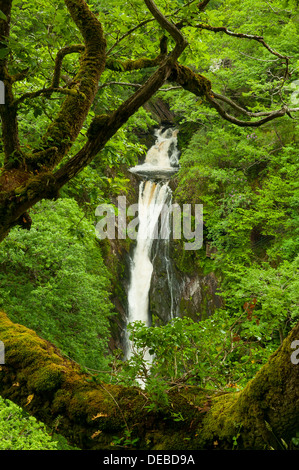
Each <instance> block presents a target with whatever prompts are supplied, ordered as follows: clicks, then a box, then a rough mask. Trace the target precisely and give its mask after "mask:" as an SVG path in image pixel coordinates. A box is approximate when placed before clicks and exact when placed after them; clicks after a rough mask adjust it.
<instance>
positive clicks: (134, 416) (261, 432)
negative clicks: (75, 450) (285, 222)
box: [0, 313, 299, 450]
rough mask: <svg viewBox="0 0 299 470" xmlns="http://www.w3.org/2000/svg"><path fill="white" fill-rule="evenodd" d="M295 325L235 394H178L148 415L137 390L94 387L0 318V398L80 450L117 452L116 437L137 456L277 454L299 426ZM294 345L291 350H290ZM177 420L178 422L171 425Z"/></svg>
mask: <svg viewBox="0 0 299 470" xmlns="http://www.w3.org/2000/svg"><path fill="white" fill-rule="evenodd" d="M298 339H299V323H298V324H297V325H296V327H295V328H294V329H293V330H292V331H291V332H290V334H289V336H288V337H287V338H286V339H285V340H284V342H283V344H282V345H281V346H280V348H279V349H278V350H277V351H276V352H275V353H274V354H273V355H272V356H271V357H270V358H269V361H268V362H267V363H266V364H265V365H264V366H263V367H262V368H261V370H260V371H259V372H258V374H257V375H256V376H255V377H254V378H253V379H252V380H251V381H250V382H249V383H248V384H247V386H246V387H245V388H244V389H243V390H242V391H240V392H230V393H216V392H215V393H212V392H211V391H210V390H209V391H207V390H203V389H199V388H196V387H183V388H181V389H179V390H176V391H172V392H171V393H169V401H170V405H169V406H168V407H164V408H163V407H161V409H159V410H158V411H155V412H154V411H148V409H147V405H148V404H149V403H150V399H149V397H148V396H147V394H146V393H145V392H144V391H142V390H140V389H139V388H137V387H122V386H118V385H111V384H104V383H99V382H97V381H95V380H94V377H93V376H91V375H89V374H87V373H85V372H83V371H82V370H81V369H80V366H79V365H78V364H76V363H74V362H72V361H71V360H69V359H66V358H65V357H64V356H63V355H62V354H61V353H60V352H59V351H58V350H57V348H55V346H53V345H52V344H50V343H49V342H47V341H46V340H44V339H42V338H40V337H38V336H37V334H36V333H35V332H34V331H32V330H29V329H28V328H26V327H24V326H22V325H18V324H14V323H12V322H11V321H10V320H9V318H8V317H7V316H6V315H5V314H4V313H0V340H1V341H3V343H4V345H5V364H4V365H2V366H1V370H0V393H1V395H2V396H3V397H4V398H9V399H10V400H12V401H14V402H15V403H17V404H18V405H20V406H21V407H23V408H24V409H25V410H27V411H28V412H29V413H31V414H32V415H34V416H35V417H36V418H37V419H39V420H41V421H43V422H44V423H46V424H47V425H49V426H50V427H52V428H53V430H55V431H56V432H60V433H61V434H62V435H64V436H65V437H66V438H67V439H68V440H69V442H70V443H72V444H73V445H76V446H78V447H79V448H81V449H110V450H111V449H114V448H115V445H114V442H113V440H114V438H113V436H117V437H118V438H119V439H121V438H122V437H124V435H126V436H130V438H131V440H134V439H135V438H138V440H137V441H136V443H135V445H134V449H141V450H196V449H232V448H233V445H234V442H235V441H236V438H237V441H236V442H237V448H238V449H269V448H271V447H272V448H277V447H278V448H279V444H280V443H281V442H282V441H281V439H283V440H284V441H285V442H287V443H288V442H290V440H291V438H292V437H294V436H295V434H296V431H297V430H298V422H299V388H298V379H299V364H295V363H294V361H292V360H291V355H292V353H293V352H294V350H293V349H292V348H293V346H292V343H293V342H294V341H296V340H298ZM293 344H294V343H293ZM179 413H180V416H181V417H182V419H181V420H180V421H176V418H177V415H178V414H179Z"/></svg>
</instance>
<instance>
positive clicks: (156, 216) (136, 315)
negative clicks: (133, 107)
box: [126, 129, 179, 362]
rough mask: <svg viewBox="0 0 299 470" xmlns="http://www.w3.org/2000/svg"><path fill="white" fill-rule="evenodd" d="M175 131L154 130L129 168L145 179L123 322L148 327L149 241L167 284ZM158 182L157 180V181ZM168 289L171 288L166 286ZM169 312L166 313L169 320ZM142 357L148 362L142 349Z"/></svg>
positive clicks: (169, 276) (176, 161)
mask: <svg viewBox="0 0 299 470" xmlns="http://www.w3.org/2000/svg"><path fill="white" fill-rule="evenodd" d="M177 132H178V131H177V130H173V129H160V130H158V131H156V142H155V144H154V145H153V146H152V147H151V148H150V149H149V150H148V152H147V155H146V158H145V162H144V163H143V164H142V165H137V166H136V167H134V168H131V169H130V171H131V172H132V173H137V174H138V175H140V176H141V177H143V178H145V180H142V181H141V183H140V185H139V200H138V218H139V226H138V234H137V240H136V246H135V249H134V253H133V257H132V259H131V273H130V274H131V278H130V285H129V291H128V317H127V322H128V323H133V322H135V321H142V322H144V324H145V325H147V326H150V324H151V318H150V312H149V292H150V286H151V280H152V274H153V257H154V256H153V253H152V251H153V242H154V240H158V242H159V241H160V242H161V243H163V244H164V251H163V256H164V257H165V258H166V259H165V261H166V263H165V265H166V271H167V272H166V275H167V276H166V277H167V280H168V283H169V284H171V274H170V269H169V265H170V261H169V259H168V258H167V251H168V250H165V243H166V244H168V243H169V239H170V215H171V214H170V213H171V202H172V192H171V189H170V188H169V184H168V180H169V178H170V177H171V176H172V175H173V174H174V173H175V172H177V171H178V156H179V152H178V150H177ZM157 181H158V182H157ZM170 292H172V287H171V286H170ZM172 316H173V312H172V311H171V312H169V319H170V318H172ZM131 354H132V350H131V343H130V342H129V341H127V351H126V355H127V358H129V357H130V356H131ZM145 360H147V361H148V362H151V357H150V355H149V354H148V353H147V352H146V357H145Z"/></svg>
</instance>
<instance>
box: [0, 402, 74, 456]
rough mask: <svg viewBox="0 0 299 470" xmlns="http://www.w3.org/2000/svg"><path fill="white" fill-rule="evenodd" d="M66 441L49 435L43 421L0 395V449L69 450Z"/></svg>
mask: <svg viewBox="0 0 299 470" xmlns="http://www.w3.org/2000/svg"><path fill="white" fill-rule="evenodd" d="M69 449H71V448H70V447H69V446H68V444H67V442H66V441H65V440H64V439H63V438H62V437H59V436H57V435H54V436H52V435H50V434H49V432H48V429H47V428H46V426H45V425H44V424H43V423H40V422H38V421H37V420H36V419H35V418H34V417H33V416H30V415H29V414H28V413H26V411H24V410H22V409H21V408H19V407H18V406H17V405H15V404H14V403H12V402H11V401H9V400H3V399H2V398H1V397H0V450H69Z"/></svg>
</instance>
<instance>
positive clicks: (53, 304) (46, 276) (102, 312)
mask: <svg viewBox="0 0 299 470" xmlns="http://www.w3.org/2000/svg"><path fill="white" fill-rule="evenodd" d="M32 214H33V215H34V226H33V227H32V228H31V230H30V231H29V232H25V231H24V230H19V229H15V230H13V231H11V233H10V235H9V237H7V239H6V240H5V242H4V243H3V244H2V245H1V250H0V284H1V295H0V305H1V308H2V309H4V310H5V311H6V312H7V313H8V315H9V316H10V318H11V319H12V320H14V321H16V322H18V323H23V324H24V325H26V326H28V327H29V328H32V329H34V330H35V331H37V332H38V333H39V334H40V335H41V336H42V337H44V338H46V339H47V340H49V341H51V342H53V343H54V344H56V345H57V346H58V347H59V348H61V350H62V351H63V352H64V353H65V354H67V355H68V356H70V357H71V358H73V359H74V360H76V361H78V362H80V363H81V364H82V365H84V366H87V367H94V368H98V367H101V366H103V360H104V359H103V356H104V354H105V352H106V351H107V341H108V336H109V322H108V318H109V316H110V315H111V313H112V306H111V304H110V301H109V285H110V283H109V274H108V271H107V268H106V267H105V265H104V263H103V259H102V257H101V253H100V249H99V246H98V245H97V243H96V241H95V235H94V227H93V225H92V223H91V222H89V221H88V220H87V219H86V218H85V217H84V213H83V212H82V210H80V209H79V207H78V205H77V204H76V203H75V202H74V201H73V200H71V199H60V200H58V201H56V202H49V201H48V202H41V203H39V204H37V205H36V206H35V208H34V209H33V211H32Z"/></svg>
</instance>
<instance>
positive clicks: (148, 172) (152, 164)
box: [130, 128, 179, 180]
mask: <svg viewBox="0 0 299 470" xmlns="http://www.w3.org/2000/svg"><path fill="white" fill-rule="evenodd" d="M177 134H178V130H176V129H175V130H174V129H163V128H162V129H159V130H156V132H155V136H156V142H155V144H154V145H153V146H152V147H151V148H150V149H149V150H148V152H147V154H146V157H145V162H144V163H143V164H142V165H136V166H134V167H133V168H130V171H131V172H132V173H136V174H138V175H140V176H143V177H146V178H148V179H155V180H157V179H169V178H170V177H171V176H172V175H174V174H175V173H176V172H177V171H178V166H179V151H178V148H177Z"/></svg>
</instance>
